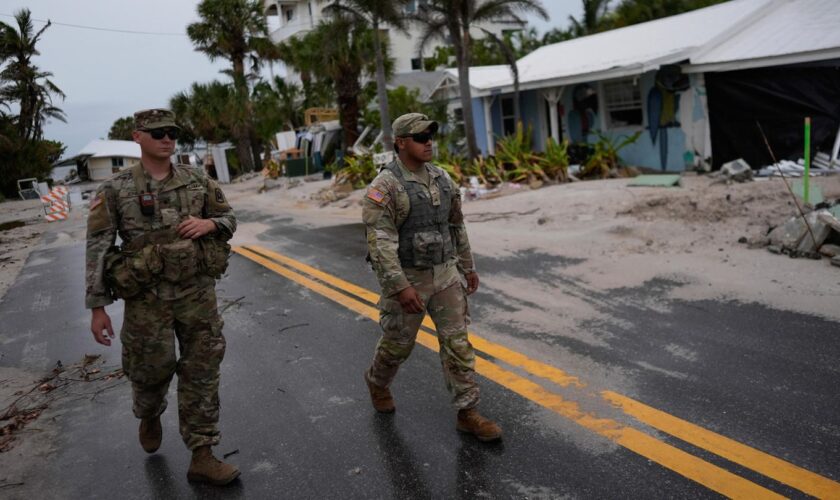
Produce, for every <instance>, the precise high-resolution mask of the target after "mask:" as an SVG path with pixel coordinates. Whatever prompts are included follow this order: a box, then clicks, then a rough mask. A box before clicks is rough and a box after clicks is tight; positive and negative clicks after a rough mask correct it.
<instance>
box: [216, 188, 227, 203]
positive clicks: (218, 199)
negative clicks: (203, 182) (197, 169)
mask: <svg viewBox="0 0 840 500" xmlns="http://www.w3.org/2000/svg"><path fill="white" fill-rule="evenodd" d="M224 202H225V194H224V193H223V192H222V190H221V189H219V188H216V203H224Z"/></svg>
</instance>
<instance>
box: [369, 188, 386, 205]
mask: <svg viewBox="0 0 840 500" xmlns="http://www.w3.org/2000/svg"><path fill="white" fill-rule="evenodd" d="M367 197H368V198H369V199H371V200H373V201H375V202H376V203H382V202H383V201H384V200H385V193H383V192H382V191H380V190H378V189H374V188H370V189H368V192H367Z"/></svg>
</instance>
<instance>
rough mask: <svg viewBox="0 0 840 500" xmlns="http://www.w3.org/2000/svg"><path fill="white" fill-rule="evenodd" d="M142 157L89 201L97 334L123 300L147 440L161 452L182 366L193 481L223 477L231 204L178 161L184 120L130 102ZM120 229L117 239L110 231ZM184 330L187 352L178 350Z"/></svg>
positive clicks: (126, 356) (230, 475)
mask: <svg viewBox="0 0 840 500" xmlns="http://www.w3.org/2000/svg"><path fill="white" fill-rule="evenodd" d="M134 120H135V131H134V133H133V138H134V141H135V142H137V143H138V144H139V145H140V151H141V162H140V164H138V165H136V166H135V167H133V168H131V169H126V170H123V171H121V172H119V173H117V174H116V175H114V176H113V177H111V178H110V179H108V180H106V181H105V182H103V183H102V184H101V185H100V186H99V188H98V189H97V191H96V196H95V197H94V198H93V199H92V200H91V203H90V214H89V216H88V227H87V264H86V296H85V302H86V307H87V308H89V309H91V310H92V321H91V331H92V333H93V336H94V338H95V339H96V341H97V342H99V343H100V344H103V345H106V346H107V345H111V339H112V338H113V337H114V331H113V328H112V325H111V319H110V317H109V316H108V314H107V313H106V312H105V306H107V305H109V304H111V303H113V302H114V300H115V299H116V298H122V299H124V300H125V318H124V320H123V326H122V330H121V332H120V341H121V342H122V363H123V369H124V371H125V373H126V375H127V377H128V378H129V380H130V381H131V385H132V392H133V399H134V414H135V416H137V418H139V419H141V421H140V432H139V434H140V443H141V445H142V447H143V449H145V450H146V451H147V452H149V453H154V452H155V451H157V449H158V447H159V446H160V443H161V438H162V434H163V431H162V429H161V424H160V415H161V414H162V413H163V411H164V410H165V409H166V393H167V390H168V388H169V382H170V381H171V380H172V377H173V375H174V374H176V373H177V374H178V417H179V423H180V425H179V426H180V433H181V436H182V438H183V440H184V443H186V445H187V447H188V448H189V449H190V450H192V452H193V457H192V462H191V463H190V468H189V472H188V474H187V476H188V478H189V479H190V480H194V481H204V482H210V483H213V484H227V483H229V482H231V481H232V480H233V479H235V478H236V477H237V476H238V475H239V470H238V469H237V468H236V467H235V466H233V465H229V464H225V463H223V462H220V461H219V460H217V459H216V458H215V457H214V456H213V454H212V452H211V448H210V447H211V446H213V445H216V444H217V443H218V442H219V430H218V427H217V423H218V420H219V365H220V363H221V361H222V358H223V357H224V353H225V338H224V336H223V335H222V324H223V322H222V318H221V316H220V315H219V312H218V309H217V305H216V292H215V288H214V287H215V279H216V278H218V277H220V276H221V274H222V273H223V272H224V269H225V267H226V266H227V257H228V253H229V250H230V247H229V246H228V244H227V243H226V241H227V240H229V239H230V238H231V237H232V236H233V232H234V231H235V230H236V219H235V217H234V214H233V210H232V209H231V207H230V205H229V204H228V202H227V200H226V199H225V196H224V193H222V190H221V189H220V188H219V186H218V185H217V184H216V182H215V181H214V180H212V179H210V178H208V177H207V176H206V175H205V174H204V172H203V171H201V170H199V169H194V168H191V167H188V166H183V165H172V164H171V163H170V156H171V155H172V153H173V152H174V148H175V140H176V139H177V138H178V133H179V128H178V127H177V125H176V124H175V119H174V115H173V114H172V112H171V111H168V110H165V109H151V110H144V111H139V112H137V113H135V115H134ZM117 235H119V237H120V239H121V240H122V242H121V246H120V247H119V248H117V247H114V246H113V245H114V243H115V238H116V236H117ZM176 339H177V342H178V349H179V351H180V359H176V355H175V341H176Z"/></svg>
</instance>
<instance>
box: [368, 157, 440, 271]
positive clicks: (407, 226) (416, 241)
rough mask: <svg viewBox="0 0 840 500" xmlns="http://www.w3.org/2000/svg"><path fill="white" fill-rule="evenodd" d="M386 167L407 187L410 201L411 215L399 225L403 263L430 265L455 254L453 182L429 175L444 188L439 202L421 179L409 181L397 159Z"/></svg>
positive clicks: (409, 265) (412, 266)
mask: <svg viewBox="0 0 840 500" xmlns="http://www.w3.org/2000/svg"><path fill="white" fill-rule="evenodd" d="M385 168H387V169H388V170H390V171H391V173H393V174H394V176H396V178H397V180H399V182H400V184H402V186H403V187H404V188H405V192H406V194H407V195H408V201H409V211H408V217H407V218H406V219H405V221H404V222H403V224H402V225H401V226H400V227H399V237H400V243H399V250H398V255H399V258H400V265H402V266H403V267H408V268H415V269H428V268H431V267H432V266H434V265H435V264H442V263H444V262H446V261H447V260H449V259H451V258H452V257H453V256H454V255H455V246H454V244H453V243H452V234H451V233H450V231H449V211H450V209H451V208H452V186H451V185H450V183H449V182H447V179H446V176H443V175H439V176H437V177H433V176H431V175H430V176H429V180H430V182H434V183H437V187H438V190H439V191H440V204H439V205H438V206H435V205H434V204H433V203H432V199H431V197H430V195H429V193H427V192H426V191H425V189H424V186H423V185H422V184H421V183H419V182H408V181H407V180H406V179H405V176H404V175H403V171H402V169H401V168H400V166H399V165H398V164H397V163H396V162H394V163H391V164H390V165H388V166H386V167H385ZM424 168H425V167H424Z"/></svg>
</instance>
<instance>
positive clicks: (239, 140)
mask: <svg viewBox="0 0 840 500" xmlns="http://www.w3.org/2000/svg"><path fill="white" fill-rule="evenodd" d="M233 85H234V89H235V92H236V94H237V97H239V99H240V102H241V103H242V105H243V106H244V116H241V117H240V121H241V123H240V124H239V126H238V127H236V131H235V135H236V157H237V158H238V159H239V168H240V169H241V170H242V172H243V173H245V172H253V171H254V157H253V152H252V151H251V106H250V104H251V99H250V98H249V96H248V82H247V81H246V80H245V63H244V61H243V60H242V58H234V59H233Z"/></svg>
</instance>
